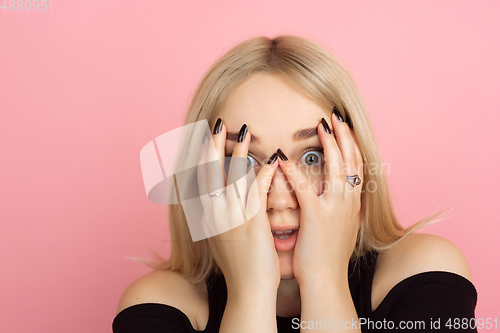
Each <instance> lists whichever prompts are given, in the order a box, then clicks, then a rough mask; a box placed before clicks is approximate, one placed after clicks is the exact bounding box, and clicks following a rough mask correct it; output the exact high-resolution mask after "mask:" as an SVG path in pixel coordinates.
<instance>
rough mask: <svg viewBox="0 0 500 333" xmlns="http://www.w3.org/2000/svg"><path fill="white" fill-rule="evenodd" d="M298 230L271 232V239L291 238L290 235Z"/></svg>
mask: <svg viewBox="0 0 500 333" xmlns="http://www.w3.org/2000/svg"><path fill="white" fill-rule="evenodd" d="M297 230H299V229H288V230H283V231H279V230H276V231H273V232H272V233H273V237H274V238H277V239H287V238H290V237H292V235H293V234H294V233H295V232H296V231H297Z"/></svg>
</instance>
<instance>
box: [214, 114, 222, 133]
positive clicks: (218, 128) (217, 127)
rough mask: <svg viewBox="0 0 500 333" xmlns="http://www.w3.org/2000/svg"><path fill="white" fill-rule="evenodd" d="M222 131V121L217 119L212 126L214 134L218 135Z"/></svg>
mask: <svg viewBox="0 0 500 333" xmlns="http://www.w3.org/2000/svg"><path fill="white" fill-rule="evenodd" d="M221 130H222V119H220V118H219V119H217V121H216V122H215V126H214V134H219V133H220V131H221Z"/></svg>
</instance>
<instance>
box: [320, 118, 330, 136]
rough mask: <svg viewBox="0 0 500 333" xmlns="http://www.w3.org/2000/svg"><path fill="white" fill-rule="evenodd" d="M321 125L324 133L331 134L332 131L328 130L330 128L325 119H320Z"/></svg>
mask: <svg viewBox="0 0 500 333" xmlns="http://www.w3.org/2000/svg"><path fill="white" fill-rule="evenodd" d="M321 124H323V128H324V129H325V131H326V133H328V134H332V130H331V129H330V126H328V123H327V122H326V120H325V118H321Z"/></svg>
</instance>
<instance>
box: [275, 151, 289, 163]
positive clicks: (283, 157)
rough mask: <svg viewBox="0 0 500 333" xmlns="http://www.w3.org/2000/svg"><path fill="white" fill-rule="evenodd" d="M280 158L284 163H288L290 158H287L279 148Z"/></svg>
mask: <svg viewBox="0 0 500 333" xmlns="http://www.w3.org/2000/svg"><path fill="white" fill-rule="evenodd" d="M277 153H278V156H279V157H280V158H281V159H282V160H283V161H285V162H286V161H288V157H286V155H285V153H283V151H282V150H281V149H279V148H278V150H277Z"/></svg>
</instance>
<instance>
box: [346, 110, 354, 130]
mask: <svg viewBox="0 0 500 333" xmlns="http://www.w3.org/2000/svg"><path fill="white" fill-rule="evenodd" d="M345 122H346V124H347V126H349V128H350V129H352V130H353V131H354V127H353V126H352V121H351V118H350V117H349V115H348V114H347V113H346V114H345Z"/></svg>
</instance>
